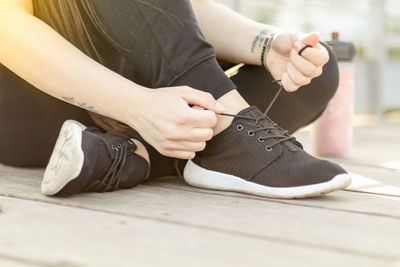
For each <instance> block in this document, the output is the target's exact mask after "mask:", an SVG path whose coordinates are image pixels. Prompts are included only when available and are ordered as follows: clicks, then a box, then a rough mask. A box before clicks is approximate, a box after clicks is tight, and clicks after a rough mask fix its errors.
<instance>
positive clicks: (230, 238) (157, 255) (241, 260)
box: [0, 197, 396, 266]
mask: <svg viewBox="0 0 400 267" xmlns="http://www.w3.org/2000/svg"><path fill="white" fill-rule="evenodd" d="M0 201H1V202H3V203H4V206H5V208H6V210H7V213H5V214H3V215H2V219H1V221H0V224H1V226H2V227H1V228H0V234H1V237H2V242H0V251H1V253H2V254H7V255H10V257H11V256H13V255H24V257H26V258H29V259H31V261H32V262H44V263H46V264H47V265H48V266H310V264H312V265H315V266H339V265H340V266H345V265H348V264H351V266H355V265H359V266H395V262H396V261H395V260H393V259H388V258H382V257H369V256H366V255H353V254H350V253H346V252H340V251H330V250H326V249H319V248H318V247H313V248H310V247H307V246H302V245H298V244H285V243H281V242H276V241H270V240H266V239H262V238H254V237H247V236H242V235H232V234H230V233H225V232H219V231H215V230H212V229H211V230H210V229H202V228H193V227H186V226H184V225H175V224H171V223H166V222H159V221H150V220H146V219H140V218H133V217H129V216H124V215H117V214H109V213H104V212H96V211H88V210H82V209H76V208H70V207H61V206H55V205H51V204H46V203H37V202H33V201H26V200H20V199H12V198H4V197H0ZM16 222H18V223H16ZM5 226H7V227H5ZM15 258H16V259H18V256H16V257H15ZM0 259H1V258H0ZM304 259H307V261H304ZM17 263H18V261H17ZM20 263H21V262H20Z"/></svg>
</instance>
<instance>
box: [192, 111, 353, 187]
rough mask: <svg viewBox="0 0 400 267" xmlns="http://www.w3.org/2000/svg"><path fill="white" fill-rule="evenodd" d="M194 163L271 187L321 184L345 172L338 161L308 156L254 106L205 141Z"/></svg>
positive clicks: (293, 140)
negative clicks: (336, 162) (332, 161)
mask: <svg viewBox="0 0 400 267" xmlns="http://www.w3.org/2000/svg"><path fill="white" fill-rule="evenodd" d="M193 162H195V163H196V164H198V165H200V166H201V167H203V168H206V169H208V170H213V171H218V172H222V173H227V174H231V175H234V176H237V177H240V178H243V179H245V180H249V181H252V182H255V183H257V184H261V185H265V186H271V187H293V186H302V185H310V184H315V183H321V182H326V181H329V180H331V179H332V178H334V177H335V176H336V175H338V174H342V173H346V171H345V170H343V169H342V168H341V167H340V166H338V165H337V164H334V163H331V162H328V161H324V160H320V159H317V158H314V157H312V156H311V155H309V154H308V153H307V152H305V151H304V150H303V148H302V145H301V144H300V143H299V142H298V141H297V140H295V138H293V137H290V136H289V135H288V134H287V133H286V132H285V131H284V130H282V129H281V128H279V127H278V126H277V125H276V124H275V123H274V122H272V121H271V120H270V119H269V118H268V117H267V116H265V115H264V113H262V112H261V111H260V110H259V109H258V108H257V107H249V108H246V109H244V110H242V111H241V112H239V113H238V114H237V116H235V118H234V120H233V122H232V124H231V126H229V127H228V128H227V129H225V130H224V131H223V132H221V133H219V134H218V135H217V136H215V137H214V138H213V139H211V140H210V141H208V142H207V146H206V148H205V149H204V150H203V151H201V152H199V153H197V154H196V157H195V158H194V159H193Z"/></svg>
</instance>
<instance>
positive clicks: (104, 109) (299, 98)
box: [0, 0, 350, 198]
mask: <svg viewBox="0 0 400 267" xmlns="http://www.w3.org/2000/svg"><path fill="white" fill-rule="evenodd" d="M63 37H64V38H63ZM318 40H319V37H318V35H317V34H310V35H309V36H306V37H304V36H303V35H302V34H301V33H299V32H294V31H279V30H278V29H276V28H274V27H271V26H268V25H264V24H261V23H257V22H254V21H251V20H249V19H247V18H245V17H242V16H240V15H239V14H237V13H235V12H233V11H231V10H229V9H227V8H225V7H223V6H222V5H219V4H217V3H214V2H213V1H208V0H192V1H191V3H190V2H189V1H187V0H179V1H176V0H174V1H172V0H171V1H166V0H163V1H161V0H116V1H107V0H33V2H32V1H31V0H3V1H2V2H0V63H1V64H3V65H4V66H6V67H7V68H8V69H9V70H10V71H12V72H14V73H15V74H17V75H18V76H20V77H21V78H22V79H24V80H25V81H27V82H28V83H29V84H28V83H26V82H24V81H22V80H21V79H18V78H17V77H15V75H14V74H13V73H11V72H10V71H8V70H7V69H5V68H3V69H2V70H1V76H0V84H1V90H0V92H1V97H0V99H1V100H0V101H1V102H0V116H1V118H0V123H1V125H2V129H1V130H0V139H1V141H0V149H1V157H0V162H2V163H4V164H10V165H14V166H21V167H42V166H45V164H46V163H47V162H48V161H49V158H50V161H49V163H48V166H47V168H46V172H45V177H44V180H43V183H42V192H43V193H44V194H46V195H56V194H74V193H79V192H85V191H99V192H101V191H112V190H116V189H120V188H130V187H133V186H135V185H136V184H138V183H140V182H142V181H144V180H146V179H147V178H149V177H158V176H165V175H171V174H174V173H175V165H174V162H176V161H175V159H183V160H188V159H189V161H188V162H187V164H186V161H181V163H180V164H179V166H177V168H178V170H180V171H182V169H183V166H184V165H186V166H185V168H184V173H183V176H184V178H185V180H186V181H187V182H189V183H190V184H192V185H195V186H199V187H205V188H211V189H221V190H233V191H240V192H245V193H249V194H257V195H262V196H269V197H281V198H298V197H307V196H314V195H319V194H322V193H327V192H331V191H334V190H337V189H341V188H344V187H346V186H347V185H348V184H349V182H350V177H349V176H348V175H347V174H346V172H345V171H344V170H343V169H342V168H340V167H339V166H337V165H336V164H333V163H330V162H327V161H323V160H319V159H316V158H313V157H312V156H310V155H308V154H307V153H306V152H305V151H304V150H302V146H301V144H300V143H299V142H297V141H296V140H295V139H294V138H293V137H291V136H290V135H289V134H288V133H287V132H286V131H284V130H283V128H284V129H287V130H288V131H289V133H292V132H293V131H295V130H296V129H298V128H299V127H301V126H303V125H306V124H308V123H310V122H311V121H313V120H315V119H316V118H317V117H318V116H319V114H321V112H322V111H323V109H324V108H325V106H326V104H327V102H328V100H329V99H330V98H331V97H332V95H333V94H334V92H335V90H336V87H337V83H338V74H337V64H336V62H335V59H334V56H332V53H331V51H330V50H329V49H327V47H326V46H325V45H323V44H320V43H318ZM214 49H215V50H214ZM216 58H218V60H219V61H220V62H221V61H225V62H228V63H244V64H246V65H245V66H244V67H242V68H240V69H239V71H238V73H237V74H236V75H234V76H232V77H231V78H228V77H227V76H226V75H225V73H224V71H223V70H222V68H221V66H220V65H219V64H218V62H217V60H216ZM322 73H323V75H321V74H322ZM320 75H321V76H320ZM318 76H319V77H318ZM316 77H318V78H316ZM313 78H316V79H313ZM312 79H313V80H312ZM311 80H312V82H311ZM274 81H276V82H277V83H279V84H280V85H281V86H282V87H281V88H284V89H285V90H286V91H285V92H282V93H281V94H280V95H279V96H278V98H274V97H275V96H277V94H276V92H277V90H278V89H279V85H278V84H277V83H274ZM31 85H32V86H31ZM34 87H36V88H37V89H39V90H40V91H39V90H35V88H34ZM300 87H301V88H300ZM299 88H300V90H298V91H296V90H297V89H299ZM153 89H157V90H153ZM294 91H296V92H294ZM293 92H294V93H293ZM44 93H46V94H48V95H51V96H53V97H55V98H58V100H57V99H55V98H51V97H49V96H47V95H46V94H44ZM60 100H62V101H64V102H62V101H60ZM272 102H275V103H274V105H272V106H271V107H269V108H268V109H267V110H266V111H267V112H268V115H269V117H271V119H272V120H273V121H276V122H277V123H278V124H279V125H280V126H277V125H276V123H274V122H273V121H272V120H271V119H270V118H269V117H268V116H267V115H266V114H263V113H262V112H261V111H260V109H261V110H265V109H266V107H267V104H269V103H272ZM250 105H252V106H250ZM83 109H86V110H88V111H90V117H89V116H88V115H87V113H86V112H84V110H83ZM267 112H266V113H267ZM65 120H67V121H66V122H65V123H64V124H63V126H62V128H61V131H60V134H59V137H58V140H57V143H56V145H55V147H54V150H53V149H52V147H53V145H54V142H55V139H56V137H57V131H58V130H59V127H60V126H61V124H62V123H63V122H64V121H65ZM77 121H80V122H81V123H83V124H81V123H78V122H77ZM84 125H87V126H90V127H89V128H86V126H84ZM95 125H96V126H97V127H100V128H101V129H98V128H95V127H92V126H95ZM3 126H4V127H3ZM52 150H53V153H51V151H52ZM150 162H151V168H150Z"/></svg>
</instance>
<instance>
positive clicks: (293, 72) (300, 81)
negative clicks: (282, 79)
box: [286, 62, 311, 86]
mask: <svg viewBox="0 0 400 267" xmlns="http://www.w3.org/2000/svg"><path fill="white" fill-rule="evenodd" d="M286 71H287V73H288V75H289V77H290V79H291V80H292V82H293V83H294V84H295V85H297V86H303V85H306V84H309V83H310V81H311V78H310V77H307V76H305V75H304V74H303V73H301V72H300V71H299V70H298V69H297V68H296V67H295V66H294V65H293V64H292V63H291V62H289V64H288V65H287V67H286Z"/></svg>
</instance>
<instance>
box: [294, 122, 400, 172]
mask: <svg viewBox="0 0 400 267" xmlns="http://www.w3.org/2000/svg"><path fill="white" fill-rule="evenodd" d="M295 136H296V138H297V139H298V140H299V141H300V142H301V143H302V144H303V145H304V147H305V149H306V151H309V152H310V153H312V152H313V151H314V149H313V144H312V140H311V137H310V131H300V132H298V133H296V134H295ZM399 151H400V126H399V125H398V124H386V125H381V126H374V127H371V126H368V127H357V128H355V129H354V137H353V145H352V149H351V151H350V153H349V154H348V155H346V156H345V157H341V158H329V157H328V158H327V159H329V160H332V161H336V162H339V163H350V164H359V165H360V164H361V165H366V166H375V167H386V168H391V169H394V170H400V153H399ZM399 179H400V175H399Z"/></svg>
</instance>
